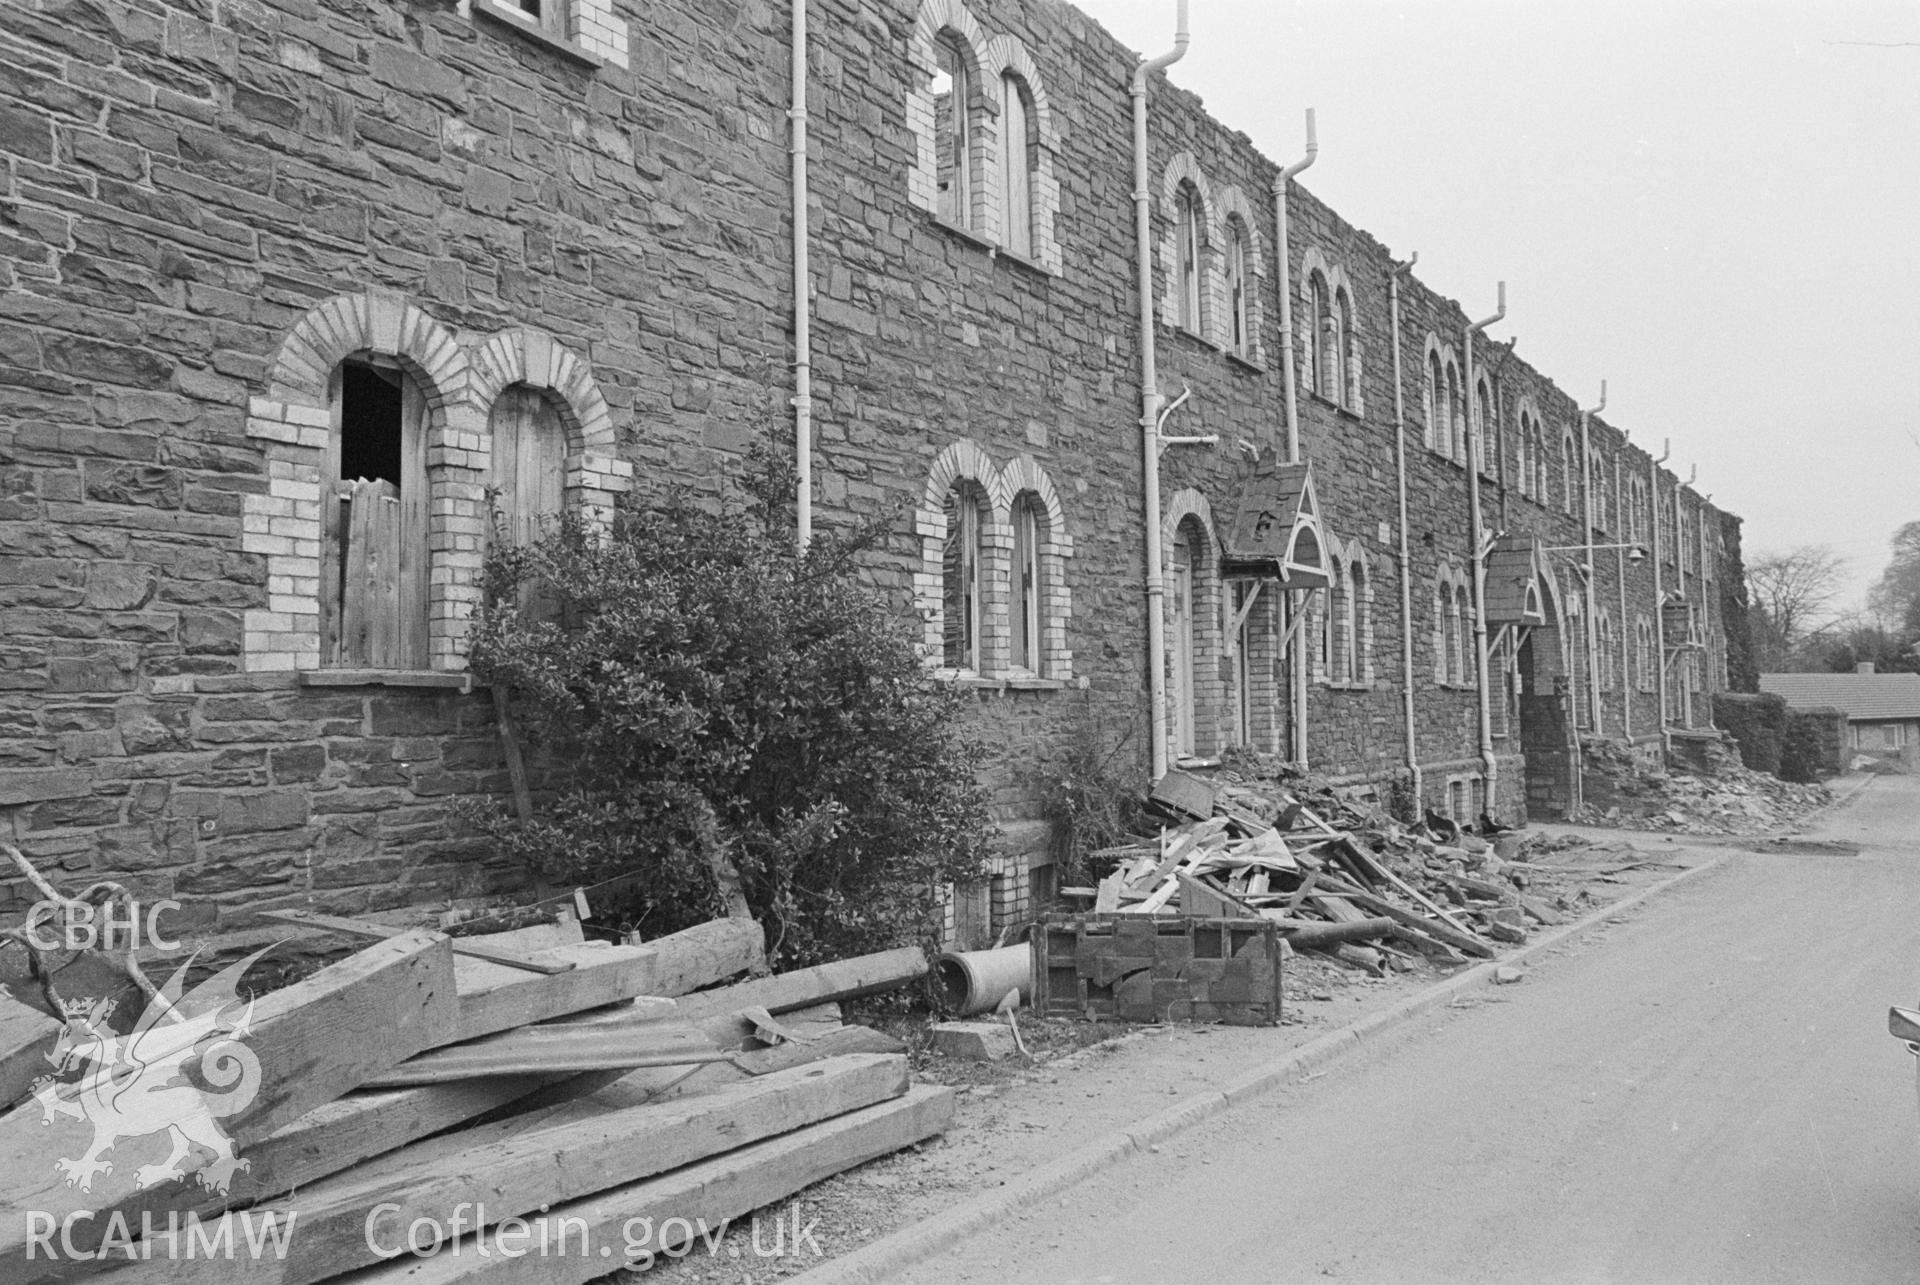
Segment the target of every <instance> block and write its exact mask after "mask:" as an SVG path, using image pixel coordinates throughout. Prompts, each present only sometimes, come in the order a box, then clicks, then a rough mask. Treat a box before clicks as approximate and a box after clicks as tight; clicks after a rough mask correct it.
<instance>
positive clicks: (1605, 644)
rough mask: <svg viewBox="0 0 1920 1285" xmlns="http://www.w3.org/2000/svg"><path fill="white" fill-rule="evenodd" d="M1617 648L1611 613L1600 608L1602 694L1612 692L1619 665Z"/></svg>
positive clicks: (1618, 642) (1618, 641)
mask: <svg viewBox="0 0 1920 1285" xmlns="http://www.w3.org/2000/svg"><path fill="white" fill-rule="evenodd" d="M1619 646H1620V640H1619V638H1618V637H1617V636H1616V635H1615V633H1614V629H1613V612H1612V611H1610V610H1609V609H1607V608H1605V607H1602V608H1601V609H1600V658H1599V664H1600V690H1601V691H1603V692H1610V691H1612V690H1613V680H1614V678H1615V676H1616V670H1617V668H1618V666H1619V663H1620V661H1619Z"/></svg>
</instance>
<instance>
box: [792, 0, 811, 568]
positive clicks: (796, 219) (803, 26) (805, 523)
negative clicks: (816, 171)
mask: <svg viewBox="0 0 1920 1285" xmlns="http://www.w3.org/2000/svg"><path fill="white" fill-rule="evenodd" d="M792 76H793V107H792V108H791V109H790V110H789V111H788V112H787V119H788V120H789V121H790V122H791V128H790V129H789V131H788V138H789V143H788V153H789V155H790V157H791V158H792V159H791V164H792V187H793V459H794V508H795V517H796V520H795V527H796V531H797V535H798V539H799V543H800V549H801V551H802V552H805V551H806V548H807V546H808V545H809V544H811V543H812V542H813V354H812V348H813V325H812V320H813V319H812V301H811V299H810V298H809V288H810V285H811V282H810V281H809V280H808V278H809V276H810V275H811V271H810V269H809V267H808V265H807V0H793V72H792Z"/></svg>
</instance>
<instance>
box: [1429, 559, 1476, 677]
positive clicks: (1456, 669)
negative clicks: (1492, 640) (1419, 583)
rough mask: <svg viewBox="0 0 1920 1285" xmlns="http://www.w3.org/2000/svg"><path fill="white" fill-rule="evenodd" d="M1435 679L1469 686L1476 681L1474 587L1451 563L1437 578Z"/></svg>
mask: <svg viewBox="0 0 1920 1285" xmlns="http://www.w3.org/2000/svg"><path fill="white" fill-rule="evenodd" d="M1433 681H1434V682H1436V683H1438V684H1440V685H1441V686H1443V687H1469V686H1471V685H1472V684H1473V681H1474V664H1473V596H1472V588H1471V586H1470V584H1469V582H1468V580H1467V577H1466V576H1465V574H1464V573H1462V572H1461V571H1460V570H1459V569H1458V568H1457V567H1453V566H1451V565H1443V566H1442V567H1441V568H1440V570H1439V571H1438V572H1436V573H1435V577H1434V587H1433Z"/></svg>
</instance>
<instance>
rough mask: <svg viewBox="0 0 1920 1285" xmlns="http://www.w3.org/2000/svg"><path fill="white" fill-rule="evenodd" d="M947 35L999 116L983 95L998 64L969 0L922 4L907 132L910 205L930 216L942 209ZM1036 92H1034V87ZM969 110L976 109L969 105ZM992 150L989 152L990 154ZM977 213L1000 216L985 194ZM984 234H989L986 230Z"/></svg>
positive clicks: (912, 45)
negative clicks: (940, 99) (937, 107)
mask: <svg viewBox="0 0 1920 1285" xmlns="http://www.w3.org/2000/svg"><path fill="white" fill-rule="evenodd" d="M943 31H947V32H951V33H953V35H954V37H955V39H956V41H957V43H958V44H959V46H960V50H961V53H962V55H963V56H964V57H965V59H966V61H967V69H968V71H969V72H970V73H971V75H972V77H973V80H974V89H975V93H976V94H977V95H978V96H979V97H980V99H981V104H980V105H981V106H982V107H983V108H984V109H985V111H986V114H987V115H988V116H989V117H990V118H991V117H995V116H997V115H998V114H999V107H998V106H997V105H996V103H995V102H994V98H993V95H991V94H984V93H982V92H981V90H982V88H983V81H984V78H985V75H986V73H987V72H988V70H989V69H990V68H991V67H992V65H993V62H992V59H991V58H990V56H989V50H988V37H987V33H986V32H985V31H984V30H983V29H982V28H981V26H980V21H979V19H977V18H975V17H974V16H973V13H972V12H971V11H970V10H969V9H968V8H967V6H966V4H965V3H964V0H921V4H920V10H919V13H918V14H917V15H915V18H914V23H913V35H912V37H911V38H910V39H909V40H908V41H907V59H908V62H909V63H910V64H911V65H912V72H913V82H912V85H911V87H910V88H909V89H908V90H907V128H908V130H909V131H910V132H911V133H912V134H913V140H914V148H913V166H912V168H911V170H910V171H909V172H908V178H907V196H908V199H909V200H910V201H911V202H912V203H913V204H914V205H917V206H919V207H920V208H921V209H923V210H926V211H928V212H929V213H934V212H937V211H938V209H939V178H938V172H939V159H938V153H939V140H938V139H937V138H936V137H935V130H934V125H935V121H934V102H933V77H934V74H935V73H936V72H937V71H938V70H939V65H940V60H939V56H938V55H937V54H936V52H935V45H936V44H937V43H938V42H939V39H940V33H941V32H943ZM1029 87H1030V88H1031V86H1029ZM967 107H968V110H969V111H971V110H972V109H973V104H968V105H967ZM991 151H992V149H991V148H989V149H988V152H989V154H990V153H991ZM975 199H976V201H977V202H978V203H979V204H978V209H979V211H980V212H981V213H984V214H985V215H987V216H989V217H994V216H996V211H997V205H996V203H995V202H993V201H988V200H986V198H985V194H984V193H976V195H975ZM983 231H984V229H983Z"/></svg>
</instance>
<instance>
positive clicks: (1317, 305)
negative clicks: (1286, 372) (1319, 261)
mask: <svg viewBox="0 0 1920 1285" xmlns="http://www.w3.org/2000/svg"><path fill="white" fill-rule="evenodd" d="M1307 310H1308V313H1309V316H1308V318H1307V324H1306V326H1305V327H1304V328H1303V330H1302V332H1301V335H1300V340H1301V342H1302V343H1303V344H1305V345H1306V351H1305V352H1304V353H1302V354H1301V355H1302V357H1303V358H1304V361H1303V362H1302V365H1303V366H1304V368H1305V370H1306V373H1307V391H1308V392H1310V393H1317V394H1318V395H1319V396H1321V397H1331V396H1332V395H1333V393H1332V387H1333V384H1332V377H1331V375H1330V373H1329V368H1330V364H1331V360H1332V359H1331V357H1330V356H1329V353H1328V348H1329V342H1328V341H1329V338H1330V336H1331V334H1332V330H1333V301H1332V299H1331V298H1330V297H1329V295H1328V292H1327V279H1326V278H1325V277H1323V276H1321V275H1320V274H1319V273H1318V272H1315V273H1314V274H1312V276H1311V277H1309V278H1308V280H1307Z"/></svg>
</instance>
